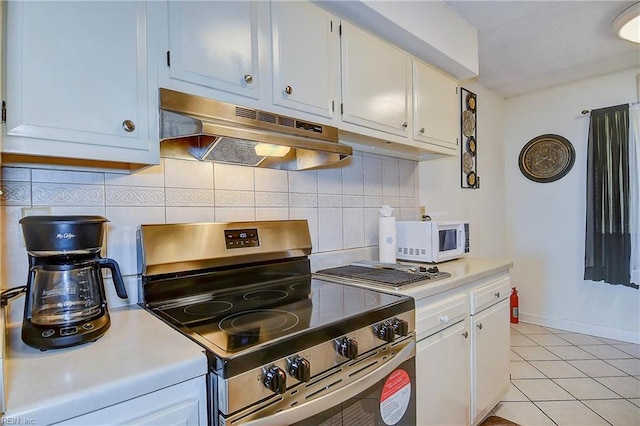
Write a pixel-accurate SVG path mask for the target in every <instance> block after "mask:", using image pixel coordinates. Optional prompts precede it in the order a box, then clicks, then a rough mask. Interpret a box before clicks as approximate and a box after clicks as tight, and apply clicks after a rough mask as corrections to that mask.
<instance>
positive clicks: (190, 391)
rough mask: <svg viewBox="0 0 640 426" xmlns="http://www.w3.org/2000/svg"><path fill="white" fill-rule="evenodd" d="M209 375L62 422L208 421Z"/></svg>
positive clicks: (156, 425)
mask: <svg viewBox="0 0 640 426" xmlns="http://www.w3.org/2000/svg"><path fill="white" fill-rule="evenodd" d="M206 401H207V398H206V377H205V376H200V377H197V378H195V379H191V380H188V381H186V382H182V383H178V384H177V385H173V386H170V387H168V388H164V389H160V390H158V391H155V392H152V393H149V394H146V395H142V396H140V397H138V398H134V399H130V400H128V401H125V402H121V403H119V404H116V405H112V406H110V407H107V408H103V409H101V410H97V411H92V412H90V413H88V414H84V415H82V416H78V417H74V418H72V419H69V420H65V421H63V422H60V423H56V424H58V425H149V426H151V425H153V426H160V425H163V426H164V425H166V426H169V425H182V426H197V425H206V424H207V403H206Z"/></svg>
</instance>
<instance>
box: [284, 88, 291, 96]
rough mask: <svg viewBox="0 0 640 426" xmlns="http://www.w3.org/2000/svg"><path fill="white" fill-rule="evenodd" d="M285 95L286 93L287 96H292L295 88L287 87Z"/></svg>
mask: <svg viewBox="0 0 640 426" xmlns="http://www.w3.org/2000/svg"><path fill="white" fill-rule="evenodd" d="M284 93H286V94H287V95H290V94H292V93H293V87H291V86H287V87H285V88H284Z"/></svg>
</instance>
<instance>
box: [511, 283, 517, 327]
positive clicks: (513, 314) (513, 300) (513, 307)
mask: <svg viewBox="0 0 640 426" xmlns="http://www.w3.org/2000/svg"><path fill="white" fill-rule="evenodd" d="M510 302H511V323H512V324H518V290H517V289H516V288H515V287H513V288H512V289H511V297H510Z"/></svg>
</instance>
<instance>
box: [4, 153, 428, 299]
mask: <svg viewBox="0 0 640 426" xmlns="http://www.w3.org/2000/svg"><path fill="white" fill-rule="evenodd" d="M417 170H418V163H417V162H415V161H409V160H403V159H397V158H393V157H386V156H380V155H374V154H368V153H361V152H355V153H354V155H353V156H352V157H350V158H348V159H346V160H344V161H342V162H341V163H340V164H338V165H335V166H333V167H327V168H322V169H317V170H306V171H291V172H289V171H283V170H272V169H258V168H251V167H243V166H233V165H226V164H217V163H216V164H214V163H208V162H196V161H189V160H176V159H169V158H165V159H162V161H161V164H160V165H158V166H154V167H149V168H146V169H144V170H141V171H139V172H136V173H133V174H130V175H122V174H111V173H103V172H90V171H88V172H82V171H71V170H53V169H46V168H28V167H11V166H4V167H2V181H1V183H0V185H1V187H2V190H3V192H4V194H3V195H2V197H1V198H0V201H1V206H2V209H3V225H2V226H3V228H4V229H3V240H2V245H3V247H2V248H3V250H2V253H3V255H4V262H3V268H2V272H1V273H2V282H3V283H5V284H4V285H5V286H7V287H9V286H14V285H20V284H21V283H22V282H23V281H24V280H25V278H26V275H27V255H26V251H25V248H24V244H23V242H22V230H21V229H20V225H19V224H18V221H19V220H20V218H21V217H22V209H23V208H24V207H50V208H51V213H52V214H73V215H101V216H104V217H106V218H107V219H109V224H108V226H109V228H108V234H107V241H106V252H105V253H104V255H105V256H108V257H110V258H113V259H115V260H116V261H118V263H119V264H120V267H121V269H122V272H123V274H124V275H126V276H130V277H129V279H130V280H132V279H133V278H134V277H132V276H133V275H135V274H136V270H137V266H136V264H137V259H136V246H135V245H136V230H137V228H138V226H139V225H140V224H143V223H145V224H146V223H178V222H214V221H215V222H223V221H225V222H226V221H247V220H248V221H252V220H274V219H307V221H308V222H309V229H310V233H311V238H312V244H313V252H314V253H320V252H331V251H340V250H347V249H353V248H359V247H369V246H376V245H377V244H378V235H377V231H378V212H377V210H378V208H380V206H381V205H382V204H389V205H391V206H392V207H394V209H395V212H394V215H395V216H396V217H397V218H398V220H417V218H418V214H419V209H418V205H417V203H418V201H417V200H418V193H417V191H418V176H417V173H418V172H417Z"/></svg>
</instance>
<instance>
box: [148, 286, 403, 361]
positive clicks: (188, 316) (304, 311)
mask: <svg viewBox="0 0 640 426" xmlns="http://www.w3.org/2000/svg"><path fill="white" fill-rule="evenodd" d="M413 308H414V302H413V299H412V298H410V297H407V296H402V295H398V294H389V293H384V292H380V291H376V290H371V289H366V288H362V287H356V286H350V285H344V284H340V283H335V282H329V281H323V280H321V279H317V278H311V277H304V278H296V279H294V280H285V281H283V282H275V283H270V284H260V285H259V286H256V285H254V286H246V287H242V288H238V289H236V290H233V291H221V292H218V293H216V292H213V293H209V294H205V295H200V296H198V300H194V299H193V298H191V299H190V303H186V304H182V305H180V306H172V307H165V308H162V309H155V310H154V312H156V313H157V314H158V315H160V316H161V317H162V318H164V319H165V320H167V321H168V322H170V323H171V324H172V325H174V326H176V327H177V328H179V329H180V330H181V331H183V332H185V333H186V334H187V335H189V336H190V337H192V338H193V339H195V340H196V341H198V342H200V343H201V344H203V345H204V346H206V347H207V348H208V349H210V350H211V351H213V352H214V353H215V354H216V355H218V356H220V357H232V356H234V355H235V354H237V353H239V352H244V351H250V350H255V349H257V348H258V347H262V346H265V345H272V344H275V343H277V342H278V341H282V340H287V339H289V340H290V339H296V338H298V336H304V339H305V342H306V344H308V345H309V346H311V345H312V344H313V341H314V339H316V340H318V342H320V341H322V340H327V335H328V333H327V332H325V331H326V330H328V329H330V328H331V327H335V328H336V330H337V332H338V333H345V331H344V330H346V329H347V328H346V325H348V326H349V327H354V328H355V327H356V326H357V327H362V326H366V325H369V324H371V323H372V321H376V320H382V319H385V318H388V317H391V316H393V315H397V314H399V313H402V312H406V311H408V310H412V309H413ZM375 312H380V315H381V318H380V319H376V318H374V317H372V315H373V313H375ZM385 315H386V316H385ZM338 329H339V330H338ZM323 330H324V331H323ZM314 336H315V337H314ZM300 338H302V337H300Z"/></svg>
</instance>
